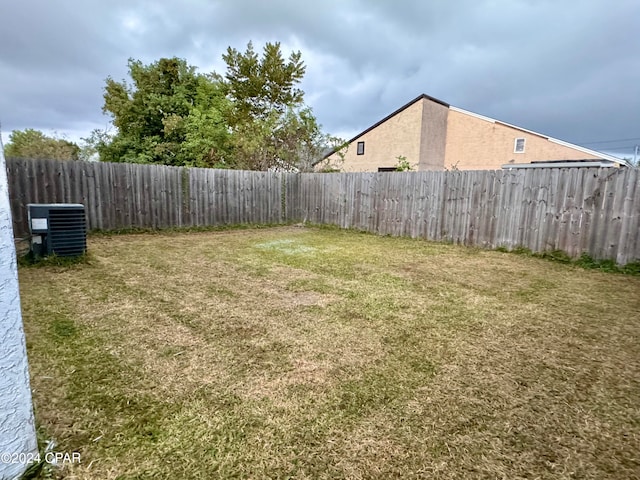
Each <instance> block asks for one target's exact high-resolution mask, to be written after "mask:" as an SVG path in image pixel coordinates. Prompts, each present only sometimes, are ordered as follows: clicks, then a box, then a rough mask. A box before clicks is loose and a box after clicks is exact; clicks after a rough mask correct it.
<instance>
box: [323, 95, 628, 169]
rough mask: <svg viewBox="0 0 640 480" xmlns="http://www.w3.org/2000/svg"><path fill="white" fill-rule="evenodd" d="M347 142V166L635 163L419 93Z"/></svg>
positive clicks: (329, 158)
mask: <svg viewBox="0 0 640 480" xmlns="http://www.w3.org/2000/svg"><path fill="white" fill-rule="evenodd" d="M347 143H348V148H347V149H346V153H344V151H343V155H344V164H343V165H342V169H343V170H344V171H347V172H376V171H391V170H394V169H395V166H396V165H397V163H398V157H405V158H406V160H407V161H408V162H409V163H410V164H412V165H414V168H415V169H416V170H445V169H446V170H452V169H458V170H496V169H500V168H518V167H520V168H522V167H533V166H541V167H542V166H547V165H546V164H548V163H549V162H552V163H553V164H554V165H565V164H566V163H567V162H576V163H572V164H570V165H574V164H575V165H578V164H579V165H580V166H615V167H619V166H631V165H630V164H629V163H628V162H627V161H626V160H621V159H619V158H617V157H613V156H611V155H607V154H604V153H600V152H596V151H595V150H590V149H588V148H584V147H580V146H578V145H573V144H571V143H567V142H563V141H562V140H557V139H555V138H551V137H548V136H546V135H542V134H540V133H537V132H533V131H531V130H527V129H524V128H521V127H517V126H515V125H510V124H508V123H505V122H501V121H499V120H495V119H493V118H489V117H485V116H482V115H478V114H476V113H472V112H468V111H466V110H462V109H461V108H457V107H454V106H451V105H449V104H447V103H445V102H443V101H441V100H438V99H435V98H433V97H430V96H428V95H420V96H419V97H418V98H416V99H414V100H412V101H410V102H409V103H407V104H406V105H404V106H402V107H400V108H399V109H398V110H396V111H395V112H393V113H392V114H391V115H389V116H387V117H385V118H383V119H382V120H380V121H379V122H378V123H376V124H374V125H372V126H371V127H369V128H367V129H366V130H365V131H363V132H361V133H359V134H358V135H356V136H355V137H354V138H352V139H351V140H349V142H347ZM337 160H339V158H338V155H337V153H336V152H335V151H332V152H329V153H328V154H326V155H325V156H324V158H323V159H322V160H321V161H320V162H319V167H320V168H321V167H322V166H323V165H326V164H328V163H333V164H335V163H336V161H337ZM554 162H562V163H554ZM578 162H579V163H578Z"/></svg>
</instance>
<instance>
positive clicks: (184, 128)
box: [97, 57, 227, 166]
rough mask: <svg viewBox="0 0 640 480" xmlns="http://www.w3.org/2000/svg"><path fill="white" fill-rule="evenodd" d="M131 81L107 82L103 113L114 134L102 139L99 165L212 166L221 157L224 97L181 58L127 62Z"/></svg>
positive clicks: (98, 148) (207, 78)
mask: <svg viewBox="0 0 640 480" xmlns="http://www.w3.org/2000/svg"><path fill="white" fill-rule="evenodd" d="M129 75H130V77H131V79H132V83H131V84H129V83H127V82H125V81H122V82H117V81H115V80H113V79H112V78H108V79H107V85H106V87H105V92H104V101H105V103H104V107H103V111H104V112H105V113H109V114H111V116H112V119H113V124H114V126H115V127H116V128H117V129H118V133H117V134H116V135H115V136H114V137H113V138H112V139H106V138H102V139H99V141H98V147H97V150H98V151H99V153H100V157H101V159H102V160H104V161H115V162H118V161H120V162H135V163H162V164H167V165H189V166H213V165H214V164H215V163H216V162H220V161H221V160H223V159H224V156H225V145H226V136H227V132H226V129H225V125H224V122H223V112H222V110H223V109H224V108H225V98H224V93H223V92H222V91H221V89H220V85H219V83H218V82H214V81H213V80H212V79H211V78H210V77H207V76H205V75H200V74H198V73H197V72H196V69H195V67H192V66H190V65H188V64H187V62H186V61H185V60H183V59H180V58H175V57H174V58H162V59H160V60H158V61H157V62H155V63H152V64H150V65H143V64H142V63H141V62H140V61H136V60H133V59H130V60H129Z"/></svg>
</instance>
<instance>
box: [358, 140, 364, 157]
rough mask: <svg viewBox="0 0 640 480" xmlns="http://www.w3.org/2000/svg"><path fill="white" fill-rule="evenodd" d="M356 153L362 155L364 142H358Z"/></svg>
mask: <svg viewBox="0 0 640 480" xmlns="http://www.w3.org/2000/svg"><path fill="white" fill-rule="evenodd" d="M357 153H358V155H364V142H358V151H357Z"/></svg>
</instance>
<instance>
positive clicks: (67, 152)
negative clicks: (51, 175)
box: [4, 128, 80, 160]
mask: <svg viewBox="0 0 640 480" xmlns="http://www.w3.org/2000/svg"><path fill="white" fill-rule="evenodd" d="M4 153H5V155H6V156H7V157H14V158H50V159H54V160H78V159H79V158H80V147H79V146H78V145H76V144H75V143H73V142H70V141H69V140H66V139H64V138H57V137H49V136H47V135H45V134H44V133H42V132H41V131H39V130H34V129H32V128H27V129H25V130H14V131H13V132H11V135H9V143H7V145H5V147H4Z"/></svg>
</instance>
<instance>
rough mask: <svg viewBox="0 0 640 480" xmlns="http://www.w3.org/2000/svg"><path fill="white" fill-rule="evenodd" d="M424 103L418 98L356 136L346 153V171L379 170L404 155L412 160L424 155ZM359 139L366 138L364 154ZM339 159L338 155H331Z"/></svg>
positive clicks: (417, 159) (414, 161)
mask: <svg viewBox="0 0 640 480" xmlns="http://www.w3.org/2000/svg"><path fill="white" fill-rule="evenodd" d="M422 109H423V103H422V102H416V103H414V104H413V105H411V106H409V107H408V108H407V109H405V110H403V111H402V112H400V113H398V114H397V115H394V116H393V117H391V118H389V119H388V120H387V121H385V122H383V123H382V124H380V125H378V126H377V127H375V128H373V129H371V130H369V131H368V132H366V133H364V134H363V135H362V136H360V137H358V138H355V139H353V141H352V142H351V143H350V144H349V148H348V150H347V153H346V155H345V157H344V160H345V161H344V165H343V170H344V171H346V172H376V171H378V168H379V167H394V166H395V165H396V164H397V163H398V159H397V157H398V156H400V155H402V156H403V157H406V158H407V160H408V161H409V162H410V163H412V164H417V163H418V161H419V158H420V136H421V129H422ZM358 142H364V154H363V155H358V152H357V146H358ZM331 158H332V160H335V159H336V157H335V155H334V156H333V157H331Z"/></svg>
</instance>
